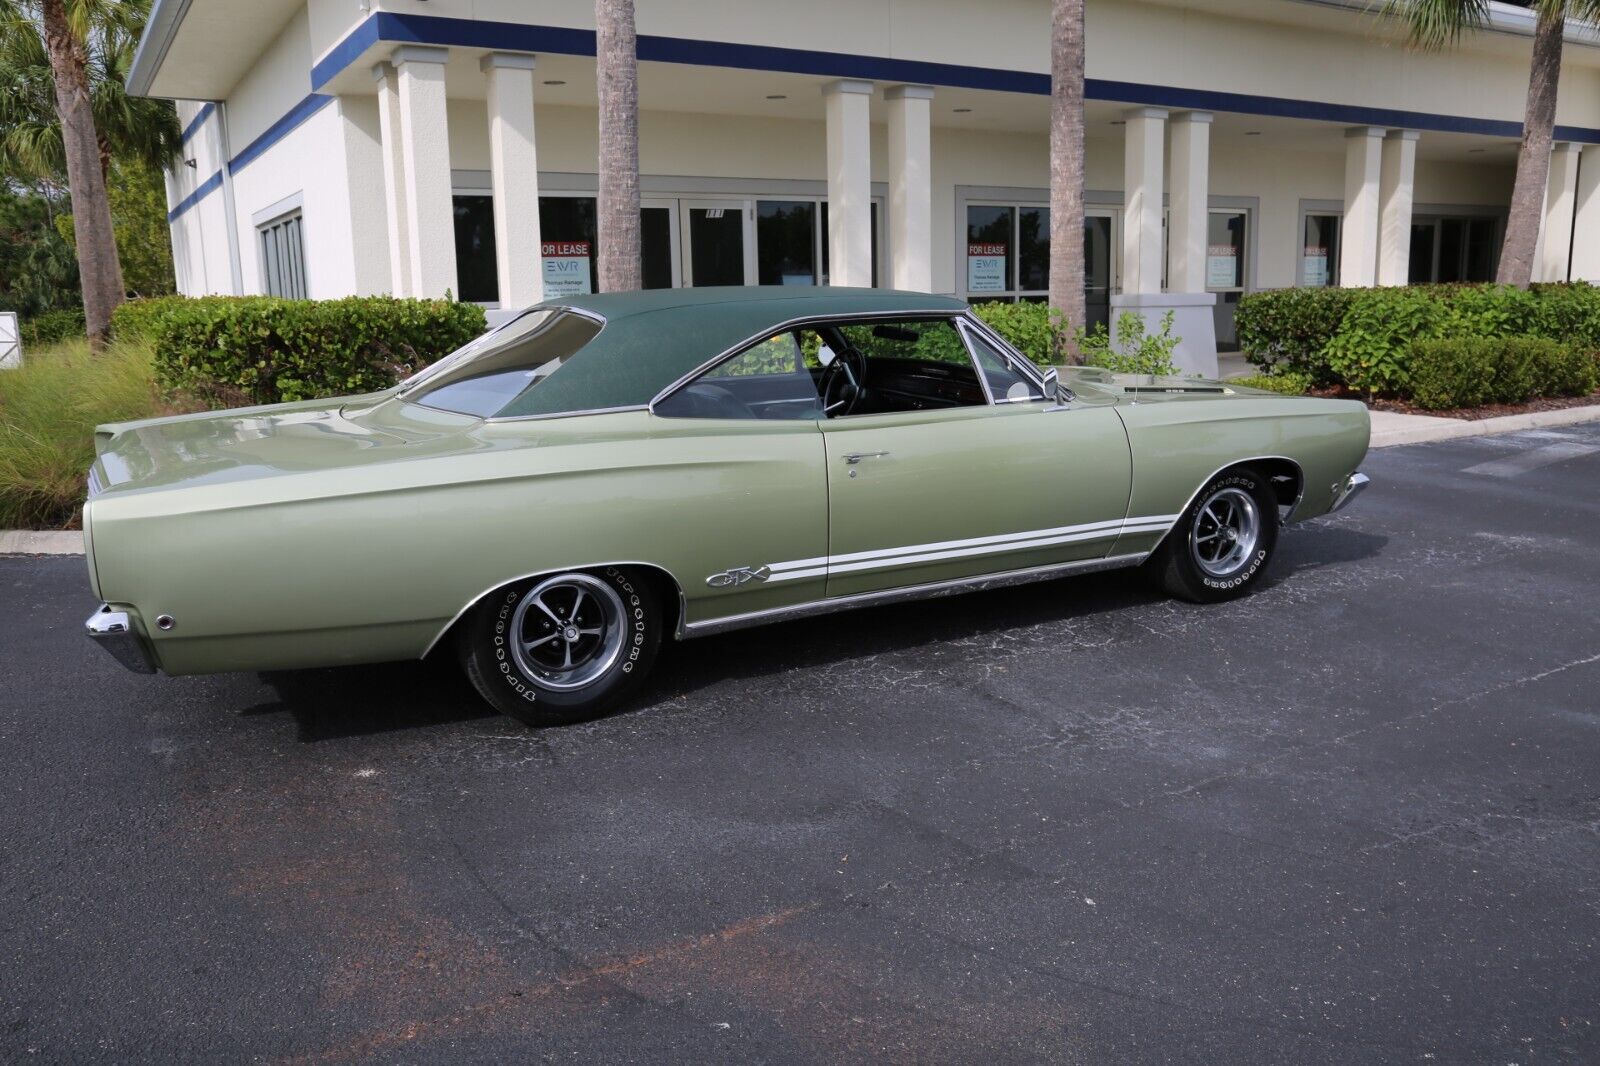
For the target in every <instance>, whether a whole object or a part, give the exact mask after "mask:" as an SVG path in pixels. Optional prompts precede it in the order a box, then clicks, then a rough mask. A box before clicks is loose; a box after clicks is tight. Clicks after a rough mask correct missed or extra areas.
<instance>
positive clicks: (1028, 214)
mask: <svg viewBox="0 0 1600 1066" xmlns="http://www.w3.org/2000/svg"><path fill="white" fill-rule="evenodd" d="M966 221H967V241H966V249H965V251H966V255H965V256H964V258H963V260H962V263H963V266H962V273H961V277H960V278H959V279H958V280H959V281H961V282H962V283H963V284H964V285H965V289H964V290H963V291H964V294H965V295H966V297H967V299H968V300H972V301H975V302H981V301H984V300H1005V301H1017V300H1035V301H1042V300H1045V299H1047V298H1048V297H1049V295H1050V209H1049V208H1048V207H1045V206H1043V205H1039V204H994V203H988V204H976V203H969V204H968V205H967V219H966ZM1115 221H1116V217H1115V214H1114V213H1113V212H1112V211H1109V210H1105V209H1097V208H1089V209H1087V210H1085V211H1084V217H1083V280H1084V297H1085V306H1086V310H1087V317H1088V327H1089V328H1090V329H1093V328H1094V327H1095V326H1096V325H1100V324H1108V323H1109V322H1110V319H1111V294H1112V293H1113V292H1114V291H1115V289H1116V282H1115V274H1114V266H1115V261H1116V260H1115V254H1114V248H1113V243H1112V242H1113V239H1114V234H1113V230H1114V227H1115Z"/></svg>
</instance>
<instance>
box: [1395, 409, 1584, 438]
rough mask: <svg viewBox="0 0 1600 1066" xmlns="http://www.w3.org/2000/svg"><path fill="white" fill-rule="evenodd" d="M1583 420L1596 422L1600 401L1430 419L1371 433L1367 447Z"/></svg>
mask: <svg viewBox="0 0 1600 1066" xmlns="http://www.w3.org/2000/svg"><path fill="white" fill-rule="evenodd" d="M1583 422H1600V404H1590V405H1588V406H1587V407H1566V408H1562V409H1561V410H1559V411H1533V412H1531V413H1529V414H1525V415H1502V416H1500V417H1499V418H1480V419H1478V420H1477V421H1475V422H1471V421H1467V420H1465V419H1455V420H1452V421H1451V422H1450V424H1448V425H1438V424H1437V423H1435V422H1433V421H1431V420H1430V422H1429V423H1428V424H1427V425H1422V426H1415V427H1406V428H1401V429H1391V430H1383V431H1380V432H1377V433H1374V434H1373V435H1372V444H1371V447H1373V448H1394V447H1398V446H1399V445H1402V444H1425V443H1427V442H1429V441H1435V440H1457V439H1459V438H1461V437H1489V436H1493V435H1495V434H1497V433H1518V432H1520V431H1522V430H1525V429H1545V428H1548V427H1550V426H1575V425H1578V424H1580V423H1583Z"/></svg>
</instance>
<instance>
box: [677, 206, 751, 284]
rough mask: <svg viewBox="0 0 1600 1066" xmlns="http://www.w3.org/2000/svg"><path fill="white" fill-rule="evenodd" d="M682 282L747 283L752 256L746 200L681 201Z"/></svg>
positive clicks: (749, 213) (748, 207)
mask: <svg viewBox="0 0 1600 1066" xmlns="http://www.w3.org/2000/svg"><path fill="white" fill-rule="evenodd" d="M678 212H679V214H680V216H681V217H682V219H683V283H684V284H685V285H694V286H702V285H749V284H753V283H752V282H751V281H750V280H749V279H750V276H751V274H752V273H753V264H754V259H755V254H754V253H755V248H754V246H755V241H754V239H753V236H754V235H753V233H752V227H753V220H752V218H751V214H752V209H751V207H750V202H749V201H748V200H682V201H680V202H679V208H678Z"/></svg>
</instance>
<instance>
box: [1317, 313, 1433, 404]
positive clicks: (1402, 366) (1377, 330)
mask: <svg viewBox="0 0 1600 1066" xmlns="http://www.w3.org/2000/svg"><path fill="white" fill-rule="evenodd" d="M1438 318H1439V308H1438V303H1437V302H1436V301H1435V300H1434V298H1433V296H1432V295H1431V294H1430V293H1429V292H1428V290H1427V289H1423V288H1415V287H1408V288H1393V289H1359V290H1354V291H1353V292H1352V295H1351V299H1350V306H1349V307H1348V308H1347V309H1346V311H1345V314H1344V319H1343V321H1341V322H1340V324H1339V330H1338V332H1337V333H1336V334H1335V335H1334V337H1333V339H1332V340H1330V341H1329V342H1328V347H1327V349H1326V351H1327V356H1328V365H1329V367H1330V368H1331V369H1332V370H1333V372H1334V373H1335V374H1336V375H1338V378H1339V380H1340V381H1343V382H1344V383H1345V384H1346V385H1348V386H1350V387H1351V388H1353V389H1358V390H1360V391H1362V392H1365V393H1367V394H1369V395H1371V394H1374V393H1379V392H1395V391H1398V390H1400V389H1403V388H1405V386H1406V385H1407V383H1408V381H1409V374H1408V373H1407V367H1406V353H1407V351H1408V350H1409V348H1410V345H1411V342H1412V341H1414V340H1416V339H1417V338H1419V337H1430V338H1431V337H1435V336H1437V334H1436V333H1435V327H1436V324H1437V322H1438Z"/></svg>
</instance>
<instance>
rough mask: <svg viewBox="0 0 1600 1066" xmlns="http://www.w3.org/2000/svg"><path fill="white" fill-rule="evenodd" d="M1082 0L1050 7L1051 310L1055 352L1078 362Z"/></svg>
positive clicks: (1081, 321) (1056, 1)
mask: <svg viewBox="0 0 1600 1066" xmlns="http://www.w3.org/2000/svg"><path fill="white" fill-rule="evenodd" d="M1083 285H1084V282H1083V0H1052V3H1051V5H1050V308H1051V315H1052V317H1053V318H1054V319H1055V320H1056V321H1055V325H1056V333H1055V337H1056V352H1057V354H1058V355H1060V356H1061V358H1062V359H1063V360H1065V361H1066V362H1068V363H1081V362H1082V361H1083V353H1081V352H1080V351H1079V350H1078V345H1077V341H1076V339H1075V336H1074V330H1076V329H1080V328H1082V327H1083V326H1084V325H1085V319H1086V318H1087V310H1086V308H1085V304H1084V288H1083Z"/></svg>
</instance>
